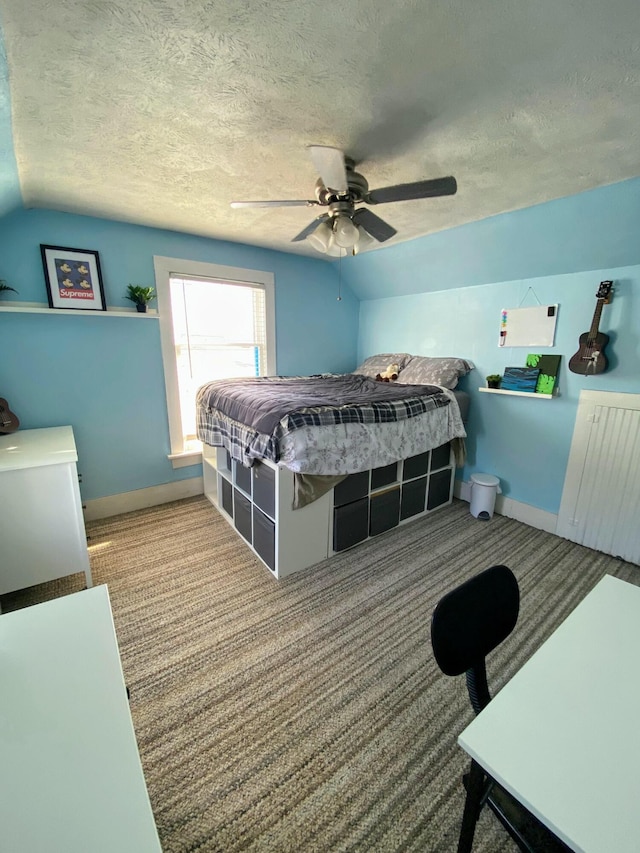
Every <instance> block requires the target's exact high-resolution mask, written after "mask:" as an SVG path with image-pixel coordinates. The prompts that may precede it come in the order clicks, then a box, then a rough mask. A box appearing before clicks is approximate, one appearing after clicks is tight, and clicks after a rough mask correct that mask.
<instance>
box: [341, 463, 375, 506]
mask: <svg viewBox="0 0 640 853" xmlns="http://www.w3.org/2000/svg"><path fill="white" fill-rule="evenodd" d="M368 494H369V472H368V471H360V473H359V474H349V476H348V477H347V478H346V479H345V480H342V481H341V482H340V483H338V485H337V486H335V487H334V489H333V505H334V506H343V505H344V504H348V503H351V502H352V501H355V500H357V499H358V498H364V497H366V496H367V495H368Z"/></svg>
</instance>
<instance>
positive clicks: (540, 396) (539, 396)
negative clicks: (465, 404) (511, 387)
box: [478, 388, 557, 400]
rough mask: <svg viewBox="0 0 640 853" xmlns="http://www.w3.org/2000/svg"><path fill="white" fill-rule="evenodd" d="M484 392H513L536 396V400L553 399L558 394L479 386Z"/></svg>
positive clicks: (516, 395)
mask: <svg viewBox="0 0 640 853" xmlns="http://www.w3.org/2000/svg"><path fill="white" fill-rule="evenodd" d="M478 391H482V393H483V394H511V395H512V396H513V397H535V398H536V400H553V398H554V397H556V396H557V394H536V393H535V392H534V391H506V390H504V389H503V388H478Z"/></svg>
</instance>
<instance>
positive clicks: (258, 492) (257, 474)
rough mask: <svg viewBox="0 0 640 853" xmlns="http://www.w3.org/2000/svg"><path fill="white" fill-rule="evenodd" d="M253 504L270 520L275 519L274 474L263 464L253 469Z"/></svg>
mask: <svg viewBox="0 0 640 853" xmlns="http://www.w3.org/2000/svg"><path fill="white" fill-rule="evenodd" d="M251 470H252V471H253V502H254V504H255V505H256V506H259V507H260V509H261V510H262V511H263V512H266V514H267V515H268V516H270V517H271V518H275V517H276V472H275V471H274V470H273V468H270V467H269V466H268V465H265V464H264V463H263V462H256V463H255V465H254V466H253V468H252V469H251Z"/></svg>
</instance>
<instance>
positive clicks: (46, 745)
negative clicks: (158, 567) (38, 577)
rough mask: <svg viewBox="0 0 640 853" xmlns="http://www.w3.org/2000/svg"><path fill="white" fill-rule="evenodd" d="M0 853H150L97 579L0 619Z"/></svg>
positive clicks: (105, 603)
mask: <svg viewBox="0 0 640 853" xmlns="http://www.w3.org/2000/svg"><path fill="white" fill-rule="evenodd" d="M0 756H1V759H0V850H2V853H89V851H90V853H159V851H160V850H161V848H160V843H159V841H158V835H157V831H156V827H155V822H154V818H153V813H152V811H151V805H150V803H149V797H148V794H147V788H146V785H145V781H144V776H143V773H142V766H141V764H140V758H139V755H138V748H137V744H136V738H135V733H134V730H133V724H132V722H131V715H130V712H129V705H128V702H127V695H126V690H125V685H124V680H123V676H122V668H121V666H120V657H119V654H118V647H117V642H116V636H115V630H114V626H113V620H112V616H111V607H110V604H109V596H108V593H107V588H106V586H97V587H94V588H92V589H88V590H83V591H82V592H77V593H74V594H73V595H68V596H65V597H63V598H57V599H55V600H54V601H49V602H46V603H44V604H36V605H34V606H33V607H27V608H25V609H23V610H18V611H15V612H12V613H6V614H4V615H3V616H2V617H0Z"/></svg>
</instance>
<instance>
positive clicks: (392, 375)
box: [376, 364, 400, 382]
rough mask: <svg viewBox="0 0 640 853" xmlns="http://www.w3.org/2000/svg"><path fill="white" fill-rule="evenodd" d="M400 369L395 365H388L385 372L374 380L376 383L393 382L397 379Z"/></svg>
mask: <svg viewBox="0 0 640 853" xmlns="http://www.w3.org/2000/svg"><path fill="white" fill-rule="evenodd" d="M398 373H400V367H399V366H398V365H397V364H390V365H389V366H388V367H387V369H386V370H385V371H383V372H382V373H378V375H377V376H376V379H377V380H378V382H393V381H394V380H396V379H397V378H398Z"/></svg>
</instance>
